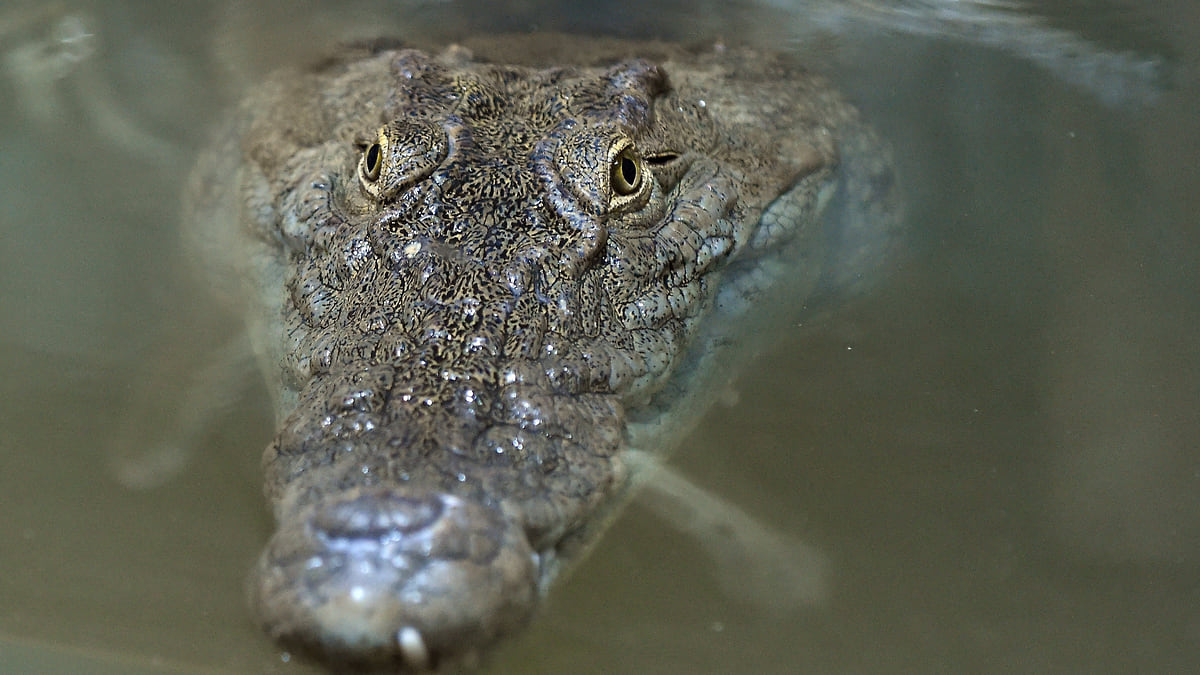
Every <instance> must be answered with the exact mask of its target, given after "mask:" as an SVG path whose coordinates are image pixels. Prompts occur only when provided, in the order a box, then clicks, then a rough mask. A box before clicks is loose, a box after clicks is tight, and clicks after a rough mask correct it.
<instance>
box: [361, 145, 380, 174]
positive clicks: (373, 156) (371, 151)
mask: <svg viewBox="0 0 1200 675" xmlns="http://www.w3.org/2000/svg"><path fill="white" fill-rule="evenodd" d="M382 168H383V149H382V148H380V147H379V144H378V143H372V144H371V147H369V148H367V151H366V152H365V153H363V178H364V179H366V180H367V181H369V182H371V183H374V182H375V181H377V180H379V172H380V170H381V169H382Z"/></svg>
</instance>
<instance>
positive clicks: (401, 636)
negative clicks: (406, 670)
mask: <svg viewBox="0 0 1200 675" xmlns="http://www.w3.org/2000/svg"><path fill="white" fill-rule="evenodd" d="M396 643H397V644H398V645H400V652H401V653H402V654H404V660H405V661H407V662H408V663H409V665H411V666H413V667H414V668H417V669H418V670H428V669H429V649H428V648H426V647H425V640H424V639H423V638H422V637H421V631H419V630H417V629H416V628H413V627H412V626H405V627H403V628H401V629H400V630H399V631H397V632H396Z"/></svg>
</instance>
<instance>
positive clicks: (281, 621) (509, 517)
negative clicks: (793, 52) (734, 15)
mask: <svg viewBox="0 0 1200 675" xmlns="http://www.w3.org/2000/svg"><path fill="white" fill-rule="evenodd" d="M637 56H641V57H644V58H642V59H639V58H634V57H637ZM497 60H499V61H501V62H510V63H511V62H521V63H523V64H525V65H495V64H493V63H487V61H497ZM550 64H553V65H550ZM856 120H857V118H856V115H855V113H854V112H853V111H852V110H851V109H850V108H849V107H848V106H846V105H845V104H844V103H843V102H842V101H841V100H840V99H839V98H838V97H837V96H836V95H834V94H833V93H831V92H830V91H829V90H828V89H827V88H826V87H825V86H824V85H823V83H821V82H820V81H818V80H816V79H814V78H812V77H811V76H809V75H808V74H806V73H805V72H803V71H802V70H800V69H798V68H796V67H794V66H792V65H789V64H788V63H787V62H786V61H784V60H783V59H781V58H779V57H774V56H769V55H764V54H756V53H752V52H747V51H740V50H732V49H731V50H725V49H722V48H715V49H714V48H709V49H707V50H697V51H696V52H691V51H688V50H684V49H681V48H678V47H671V46H666V45H658V44H649V43H644V44H639V43H626V42H617V41H586V40H580V39H576V38H569V39H567V40H566V41H562V40H561V39H556V38H544V39H541V40H530V39H519V38H511V39H507V40H493V41H490V42H479V43H478V44H476V45H475V46H474V57H472V52H471V51H468V50H467V49H465V48H462V47H452V48H449V49H446V50H444V51H442V52H441V53H438V54H435V55H432V56H431V55H428V54H426V53H422V52H418V51H413V50H405V49H398V50H386V49H382V48H378V49H363V50H361V51H360V52H356V53H354V54H352V55H349V56H346V57H344V58H340V59H337V60H333V61H329V62H327V63H324V64H322V65H321V66H320V67H318V68H316V69H313V70H311V71H307V72H301V73H295V72H293V73H286V74H283V75H281V76H278V77H277V78H275V79H274V80H272V81H271V82H269V83H267V84H266V85H264V86H263V88H262V89H261V90H260V91H259V92H257V93H256V94H255V95H254V96H252V97H251V98H250V99H249V100H248V101H247V103H245V104H244V105H243V106H242V108H241V110H240V113H239V115H238V117H237V119H236V121H235V123H234V124H233V125H231V127H230V131H229V133H228V135H227V136H226V138H225V140H224V141H223V143H222V144H218V145H217V146H216V150H215V152H213V153H211V154H210V155H209V156H208V157H206V158H205V159H204V160H202V162H201V166H200V168H199V169H198V171H197V174H196V180H195V183H194V190H193V192H192V196H191V200H192V202H193V206H192V209H193V210H194V212H195V214H196V218H195V220H196V225H195V227H193V228H192V230H191V232H190V236H192V237H193V238H195V239H196V240H197V241H196V243H197V245H198V246H200V247H201V248H202V249H205V250H207V251H208V253H209V261H210V263H209V264H210V266H211V267H212V269H213V271H214V274H215V276H216V277H217V278H219V279H220V280H224V281H221V282H220V283H226V284H227V283H228V280H229V279H235V278H237V279H242V278H244V279H249V280H250V286H249V292H246V291H237V290H231V291H230V292H232V293H235V294H240V295H242V296H243V297H244V299H245V300H246V305H247V312H248V316H249V320H250V324H251V328H252V333H253V335H254V336H255V338H256V340H257V341H258V347H259V349H260V351H261V353H262V354H263V357H264V362H265V364H266V367H267V368H268V370H269V371H270V374H271V376H272V378H273V379H274V380H275V381H276V383H277V385H278V395H279V400H278V404H279V410H280V418H281V422H280V425H279V430H278V434H277V436H276V438H275V440H274V442H272V443H271V445H270V447H269V448H268V449H267V451H266V455H265V458H264V467H265V471H266V491H267V495H268V497H269V498H270V500H271V502H272V504H273V505H274V510H275V515H276V518H277V520H278V523H279V528H278V530H277V532H276V533H275V535H274V536H273V537H272V538H271V540H270V542H269V543H268V545H267V548H266V550H265V551H264V553H263V555H262V557H261V559H260V562H259V564H258V566H257V568H256V569H255V571H254V574H253V576H252V579H251V581H250V591H251V596H252V603H253V605H254V609H255V611H256V613H257V615H258V617H259V618H260V620H261V622H262V624H263V626H264V627H265V629H266V630H267V631H268V632H269V633H270V634H271V635H272V636H274V637H275V638H276V639H278V640H279V641H280V642H281V643H282V644H283V645H285V646H287V647H288V648H290V649H295V650H299V651H302V652H305V653H308V654H310V655H314V656H316V657H317V658H319V659H322V660H323V661H325V662H326V663H327V664H329V665H331V666H332V667H335V668H337V669H344V668H381V669H399V670H406V669H413V670H419V669H424V668H427V667H439V666H446V665H447V664H453V663H461V662H464V661H467V662H469V661H470V660H472V659H474V658H475V656H476V655H477V654H478V653H479V652H480V650H482V649H483V648H485V647H486V646H488V645H489V644H491V643H492V642H494V641H495V640H497V639H498V638H500V637H502V636H503V635H505V634H508V633H510V632H512V631H514V630H515V629H517V628H519V627H520V626H522V625H523V624H525V623H526V622H527V621H528V619H529V617H530V615H531V613H532V611H533V610H534V609H535V607H536V605H537V602H538V599H539V596H540V594H541V593H542V592H544V590H545V589H546V588H547V587H548V585H549V583H550V581H551V580H552V579H553V578H554V576H555V574H556V572H557V571H558V570H559V569H560V567H561V565H562V564H563V563H564V562H569V559H570V558H572V557H575V556H576V555H577V553H578V552H579V551H580V550H581V549H582V548H583V547H584V546H585V545H586V543H587V542H588V541H589V540H590V539H592V538H594V537H595V536H596V533H597V532H598V531H599V529H600V527H598V525H597V523H599V522H601V521H603V520H605V519H606V518H607V514H608V512H609V511H610V510H611V509H612V507H613V505H614V504H615V503H617V502H618V501H619V497H620V496H621V493H622V491H623V489H624V487H625V486H626V484H627V480H628V475H627V474H628V471H627V468H626V465H625V463H624V461H623V453H625V451H627V450H628V449H629V448H630V441H631V433H630V428H629V425H628V424H627V411H631V412H638V411H640V414H641V415H642V417H643V418H651V417H656V416H664V415H668V414H670V413H671V412H672V410H671V409H672V407H675V408H678V407H679V405H678V404H679V402H680V401H681V400H683V397H682V396H681V395H680V394H679V393H678V391H676V390H678V389H682V388H685V387H684V386H683V385H681V384H680V380H681V378H682V379H685V380H686V377H685V375H683V374H681V372H682V371H683V370H685V369H689V368H696V367H697V364H701V365H703V362H704V354H703V353H701V352H702V351H703V348H704V343H703V339H709V340H710V341H714V340H716V338H712V337H711V336H710V337H709V338H702V337H698V336H701V334H702V333H703V331H701V329H700V327H701V325H702V323H703V320H704V319H705V317H706V315H708V314H709V313H710V312H711V311H712V308H713V306H714V303H715V304H717V305H721V306H722V307H724V306H725V305H729V307H728V308H726V309H725V310H724V314H725V315H726V316H723V317H722V319H721V320H722V321H731V320H733V319H736V318H737V316H738V315H739V313H740V312H741V311H742V310H741V309H740V308H738V307H734V306H733V305H737V304H738V303H752V302H753V300H754V297H755V294H756V293H758V292H759V291H761V290H762V288H763V287H765V286H767V285H769V284H770V282H771V280H772V279H771V277H772V275H773V273H772V272H770V270H769V269H768V268H769V265H768V266H760V265H759V264H758V263H757V262H756V261H758V260H760V259H761V260H766V259H768V258H771V257H772V256H774V260H775V263H776V264H778V263H779V262H780V260H781V259H782V258H783V253H785V252H788V251H800V252H803V253H805V255H806V256H809V257H804V260H805V261H808V260H810V259H812V260H818V259H820V258H821V257H822V256H823V255H825V254H824V253H821V252H817V253H815V254H812V255H809V254H810V253H811V252H810V251H807V249H808V248H812V247H816V246H819V245H824V242H825V238H823V236H822V235H819V234H814V233H817V232H819V228H818V227H817V226H816V223H817V219H818V216H819V215H820V211H821V207H822V206H823V203H824V202H823V199H822V198H821V195H822V194H825V193H828V192H830V191H831V188H832V186H833V185H834V181H836V180H837V169H838V162H839V142H840V141H841V139H842V138H843V136H846V135H848V134H854V138H853V139H852V140H853V142H854V143H857V144H858V145H860V146H862V147H860V148H858V150H859V151H864V152H869V150H870V143H868V142H865V141H863V140H862V139H863V138H864V136H862V133H863V132H862V129H861V128H860V127H859V126H857V124H858V123H857V121H856ZM868 165H869V163H868ZM870 166H871V168H870V169H868V170H864V171H865V172H866V174H870V175H868V176H867V178H868V179H869V180H870V181H873V182H874V188H873V189H875V190H878V191H886V190H888V189H890V187H889V186H890V183H889V182H888V180H889V177H890V174H889V173H888V172H887V167H886V166H885V165H883V164H880V165H879V166H873V165H870ZM781 195H786V196H783V197H781ZM861 201H862V203H863V204H864V205H865V204H866V203H867V202H868V201H870V199H869V197H868V196H863V198H862V200H861ZM772 203H774V206H771V207H770V209H769V211H768V207H769V205H772ZM864 208H865V209H866V211H867V215H870V213H869V209H870V207H869V206H867V207H864ZM764 211H768V215H767V216H766V217H764V215H763V214H764ZM854 245H855V246H857V244H854ZM801 249H805V250H804V251H801ZM840 255H841V256H842V258H844V259H847V260H853V259H854V258H855V256H857V255H859V254H858V253H854V252H851V253H849V254H846V253H843V254H840ZM801 257H803V256H801ZM783 262H787V261H786V260H784V261H783ZM796 264H800V263H796ZM805 264H809V263H807V262H806V263H805ZM811 264H813V265H816V264H817V263H811ZM726 268H728V269H729V270H738V269H740V270H744V271H745V273H744V274H741V275H740V276H739V277H738V279H737V280H736V281H735V280H730V281H727V282H725V283H726V287H727V289H732V290H730V291H728V293H727V294H728V295H729V297H730V298H733V300H731V301H729V302H727V301H725V300H721V299H719V298H718V288H719V286H720V284H721V283H722V281H721V280H722V270H725V269H726ZM730 274H733V272H732V271H731V272H730ZM810 276H812V278H813V279H814V280H815V279H816V276H817V273H816V272H814V274H812V275H810ZM826 276H828V275H826ZM810 286H811V284H810ZM228 288H229V289H233V288H234V287H232V286H229V287H228ZM735 296H736V297H735ZM710 332H711V331H710ZM715 334H717V335H720V334H722V333H721V331H719V330H718V331H716V333H715ZM698 340H699V342H698ZM714 344H715V342H714ZM697 345H699V347H697ZM689 348H691V350H692V351H691V353H690V355H689ZM687 377H691V375H687ZM671 387H674V388H675V389H671ZM647 411H649V412H647ZM688 414H693V415H694V414H695V413H694V412H691V411H688ZM645 449H647V450H657V448H645ZM414 636H415V637H414Z"/></svg>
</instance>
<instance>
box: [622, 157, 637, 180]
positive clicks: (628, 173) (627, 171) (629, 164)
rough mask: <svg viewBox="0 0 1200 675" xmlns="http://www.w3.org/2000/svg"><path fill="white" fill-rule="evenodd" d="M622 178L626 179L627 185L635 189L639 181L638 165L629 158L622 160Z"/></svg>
mask: <svg viewBox="0 0 1200 675" xmlns="http://www.w3.org/2000/svg"><path fill="white" fill-rule="evenodd" d="M621 178H624V179H625V184H626V185H628V186H630V187H633V186H634V185H636V182H635V181H637V163H636V162H634V161H633V160H632V159H630V158H628V157H622V158H621Z"/></svg>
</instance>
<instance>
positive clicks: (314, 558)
mask: <svg viewBox="0 0 1200 675" xmlns="http://www.w3.org/2000/svg"><path fill="white" fill-rule="evenodd" d="M537 574H538V561H537V557H536V556H535V554H534V553H533V551H532V549H531V547H530V545H529V542H528V540H527V538H526V536H525V534H524V532H523V531H522V530H521V528H520V526H519V525H517V524H516V523H514V522H513V521H512V520H511V519H510V518H508V517H506V516H505V514H504V513H503V512H502V511H501V509H500V508H499V507H498V506H495V505H492V504H483V503H478V502H473V501H469V500H467V499H464V498H461V497H458V496H455V495H450V494H445V493H438V492H430V493H422V494H411V495H410V494H402V493H397V492H395V491H394V490H386V489H378V488H376V489H371V488H360V489H353V490H350V491H348V492H347V493H345V494H344V495H341V496H339V497H336V498H331V499H324V500H321V502H320V503H319V504H318V505H317V506H314V507H310V508H308V509H306V510H304V511H302V512H300V513H299V514H297V515H296V516H295V517H292V518H287V519H285V521H284V522H283V523H282V524H281V526H280V529H279V531H278V532H276V534H275V535H274V537H273V538H272V539H271V542H270V543H269V545H268V546H267V549H266V550H265V551H264V553H263V555H262V557H261V558H260V559H259V562H258V565H257V567H256V569H255V571H254V574H253V575H252V578H251V580H250V595H251V603H252V605H253V606H254V608H255V610H256V612H257V614H258V617H259V620H260V622H261V623H262V624H263V625H264V626H265V627H266V628H267V629H268V631H269V632H271V633H272V635H273V636H274V637H275V638H277V639H278V640H279V641H280V642H281V643H282V644H283V645H285V646H286V647H288V648H290V649H294V650H296V651H300V652H304V653H308V654H311V655H314V656H317V657H319V658H325V659H333V660H335V661H338V662H342V663H347V664H357V665H360V666H363V667H370V668H375V667H387V668H399V669H401V670H411V671H424V670H429V669H432V668H436V667H439V666H440V665H443V664H445V663H448V662H458V661H463V660H470V659H471V658H473V656H474V655H475V654H476V653H478V652H479V651H480V650H481V648H483V647H485V646H487V645H489V644H490V643H492V642H493V641H495V640H496V639H498V638H499V637H501V636H503V635H504V634H506V633H509V632H511V631H512V630H514V629H516V628H518V627H520V626H521V625H523V624H524V623H525V622H526V621H528V619H529V616H530V614H531V612H532V610H533V607H534V605H535V603H536V600H537V593H538V590H537V578H538V576H537Z"/></svg>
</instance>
